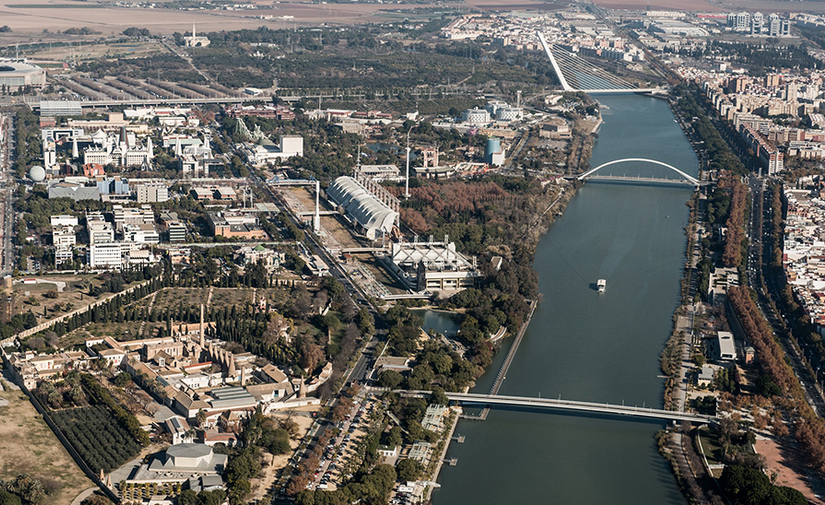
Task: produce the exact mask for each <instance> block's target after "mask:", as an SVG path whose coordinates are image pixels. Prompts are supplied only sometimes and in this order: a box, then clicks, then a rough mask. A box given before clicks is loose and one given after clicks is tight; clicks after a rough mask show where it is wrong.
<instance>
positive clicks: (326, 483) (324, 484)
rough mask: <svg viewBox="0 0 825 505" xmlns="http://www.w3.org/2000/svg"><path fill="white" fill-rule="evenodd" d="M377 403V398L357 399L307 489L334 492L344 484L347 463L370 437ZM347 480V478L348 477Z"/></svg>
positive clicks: (326, 448) (339, 426)
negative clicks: (371, 415) (340, 483)
mask: <svg viewBox="0 0 825 505" xmlns="http://www.w3.org/2000/svg"><path fill="white" fill-rule="evenodd" d="M376 405H377V401H376V400H375V399H373V398H371V395H370V397H367V398H362V397H356V398H355V399H354V402H353V406H352V409H351V411H350V412H349V414H347V415H346V418H345V419H344V420H343V421H341V422H339V423H338V424H337V425H336V428H337V429H338V430H339V431H338V434H337V435H336V436H335V438H333V439H332V440H330V442H329V443H328V444H327V446H326V447H325V448H324V455H323V456H322V457H321V462H320V464H319V466H318V469H317V470H315V477H314V478H313V480H312V482H310V483H309V485H308V486H307V489H312V490H315V489H326V490H334V489H336V487H337V484H338V483H339V482H341V477H342V472H343V471H344V470H345V467H346V463H347V462H348V461H349V460H350V459H351V458H352V456H353V455H354V454H355V452H356V447H357V446H358V443H359V442H360V441H361V440H362V439H363V438H364V436H365V435H366V433H367V428H368V427H369V423H370V414H371V413H372V412H373V411H374V410H375V408H376ZM345 477H346V476H345Z"/></svg>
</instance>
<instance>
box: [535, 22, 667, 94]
mask: <svg viewBox="0 0 825 505" xmlns="http://www.w3.org/2000/svg"><path fill="white" fill-rule="evenodd" d="M536 35H537V36H538V38H539V41H540V42H541V46H542V47H543V48H544V52H545V53H547V57H548V58H549V59H550V63H551V64H552V65H553V71H554V72H555V74H556V77H557V78H558V80H559V83H560V84H561V87H562V89H564V90H565V91H583V92H585V93H648V92H656V91H662V88H637V87H635V86H633V85H632V84H631V83H629V82H628V81H625V80H624V79H622V78H621V77H618V76H616V75H613V74H611V73H610V72H607V71H605V70H603V69H601V68H598V67H596V66H594V65H593V64H592V63H590V62H588V61H587V60H586V59H584V58H581V57H579V56H577V55H576V54H575V53H571V52H569V51H565V50H564V49H562V48H560V47H558V46H557V45H555V44H551V43H550V42H548V41H547V39H546V38H545V37H544V34H543V33H542V32H536Z"/></svg>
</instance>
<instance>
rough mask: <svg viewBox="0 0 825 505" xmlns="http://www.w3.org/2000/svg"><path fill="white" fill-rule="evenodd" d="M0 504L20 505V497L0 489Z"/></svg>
mask: <svg viewBox="0 0 825 505" xmlns="http://www.w3.org/2000/svg"><path fill="white" fill-rule="evenodd" d="M0 505H21V501H20V497H19V496H17V495H14V494H11V493H9V492H8V491H6V490H4V489H0Z"/></svg>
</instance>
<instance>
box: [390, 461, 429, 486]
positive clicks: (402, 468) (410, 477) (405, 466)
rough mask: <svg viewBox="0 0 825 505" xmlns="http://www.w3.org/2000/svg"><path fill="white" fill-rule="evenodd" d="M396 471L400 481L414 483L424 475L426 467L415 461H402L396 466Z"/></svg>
mask: <svg viewBox="0 0 825 505" xmlns="http://www.w3.org/2000/svg"><path fill="white" fill-rule="evenodd" d="M395 471H396V472H397V473H398V480H399V481H401V482H407V481H414V480H418V478H419V477H421V474H423V473H424V466H423V465H422V464H421V463H419V462H418V461H416V460H414V459H402V460H401V461H399V462H398V463H397V464H396V465H395Z"/></svg>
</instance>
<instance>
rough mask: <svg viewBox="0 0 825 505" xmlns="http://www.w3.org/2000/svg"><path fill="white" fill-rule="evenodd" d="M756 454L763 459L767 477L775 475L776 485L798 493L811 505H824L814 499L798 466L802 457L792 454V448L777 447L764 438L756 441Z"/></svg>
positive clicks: (800, 466)
mask: <svg viewBox="0 0 825 505" xmlns="http://www.w3.org/2000/svg"><path fill="white" fill-rule="evenodd" d="M755 446H756V452H758V453H759V454H761V455H762V456H763V457H764V458H765V464H766V466H767V467H768V476H769V477H770V476H772V475H773V474H774V473H777V474H778V475H777V477H776V484H777V485H780V486H788V487H791V488H794V489H796V490H798V491H800V492H801V493H802V494H804V495H805V498H807V499H808V502H809V503H811V504H812V505H825V501H823V500H822V499H820V498H817V497H816V494H815V493H814V490H813V489H811V486H810V484H809V482H808V479H806V474H805V470H804V468H802V465H801V464H800V461H801V460H802V457H801V456H799V455H797V454H794V449H795V448H794V447H793V446H791V447H786V446H781V447H780V446H779V445H778V444H777V443H776V441H775V440H773V439H770V438H765V437H761V436H760V437H758V438H757V439H756V444H755ZM820 491H821V490H820Z"/></svg>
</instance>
